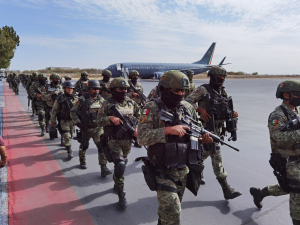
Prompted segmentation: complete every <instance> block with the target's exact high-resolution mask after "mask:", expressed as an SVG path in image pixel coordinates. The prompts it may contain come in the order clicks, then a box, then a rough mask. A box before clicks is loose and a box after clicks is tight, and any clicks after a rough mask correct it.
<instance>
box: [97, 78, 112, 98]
mask: <svg viewBox="0 0 300 225" xmlns="http://www.w3.org/2000/svg"><path fill="white" fill-rule="evenodd" d="M99 83H100V86H101V87H103V86H102V85H107V86H109V84H110V81H108V82H107V83H106V82H104V81H103V80H100V81H99ZM108 88H109V87H108ZM100 95H101V97H102V98H104V99H106V100H107V99H109V98H110V97H111V95H112V94H111V93H110V92H108V91H106V90H103V89H100Z"/></svg>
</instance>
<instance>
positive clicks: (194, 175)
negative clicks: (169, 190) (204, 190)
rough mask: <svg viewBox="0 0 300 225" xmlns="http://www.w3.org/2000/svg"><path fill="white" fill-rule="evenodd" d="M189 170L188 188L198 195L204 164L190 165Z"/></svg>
mask: <svg viewBox="0 0 300 225" xmlns="http://www.w3.org/2000/svg"><path fill="white" fill-rule="evenodd" d="M189 170H190V172H189V173H188V175H187V181H186V188H187V189H189V190H190V191H191V192H192V193H193V194H194V195H195V196H197V194H198V190H199V188H200V185H201V179H202V172H203V170H204V165H203V164H202V163H201V164H199V163H198V164H194V165H189Z"/></svg>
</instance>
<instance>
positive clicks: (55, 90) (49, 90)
mask: <svg viewBox="0 0 300 225" xmlns="http://www.w3.org/2000/svg"><path fill="white" fill-rule="evenodd" d="M62 93H64V91H63V89H62V87H61V86H60V85H57V86H54V85H52V84H50V85H46V93H45V94H44V93H43V95H42V100H43V101H45V102H46V103H47V105H48V106H49V107H51V108H52V107H53V105H54V101H55V100H56V98H57V96H58V95H60V94H62Z"/></svg>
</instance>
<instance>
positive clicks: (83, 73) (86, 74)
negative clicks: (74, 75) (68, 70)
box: [81, 71, 89, 76]
mask: <svg viewBox="0 0 300 225" xmlns="http://www.w3.org/2000/svg"><path fill="white" fill-rule="evenodd" d="M88 75H89V74H88V73H87V72H86V71H83V72H82V73H81V76H88Z"/></svg>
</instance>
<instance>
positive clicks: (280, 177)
mask: <svg viewBox="0 0 300 225" xmlns="http://www.w3.org/2000/svg"><path fill="white" fill-rule="evenodd" d="M273 173H274V175H275V177H276V178H277V181H278V184H279V185H280V187H281V189H282V190H283V191H284V192H286V193H290V192H291V187H290V186H289V180H288V178H287V176H286V173H285V174H282V173H279V172H277V171H273Z"/></svg>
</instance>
